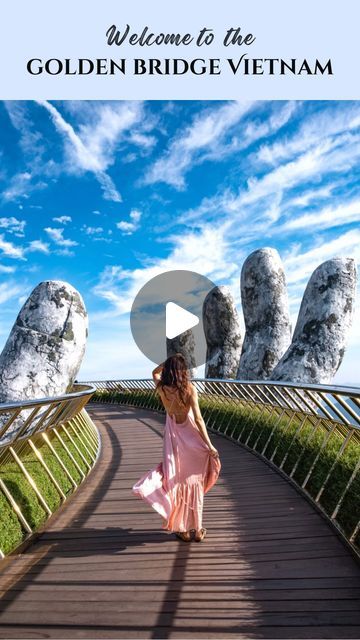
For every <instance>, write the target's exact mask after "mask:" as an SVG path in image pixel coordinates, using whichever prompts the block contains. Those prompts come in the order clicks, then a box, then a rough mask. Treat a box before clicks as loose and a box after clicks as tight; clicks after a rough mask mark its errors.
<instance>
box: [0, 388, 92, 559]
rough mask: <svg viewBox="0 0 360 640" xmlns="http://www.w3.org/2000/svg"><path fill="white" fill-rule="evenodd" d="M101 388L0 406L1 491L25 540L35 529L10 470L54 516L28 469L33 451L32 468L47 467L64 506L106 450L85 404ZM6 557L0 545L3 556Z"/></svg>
mask: <svg viewBox="0 0 360 640" xmlns="http://www.w3.org/2000/svg"><path fill="white" fill-rule="evenodd" d="M95 391H96V387H95V386H94V385H88V384H86V385H84V384H82V383H78V384H75V385H74V386H73V389H72V390H71V391H70V392H69V393H66V394H62V395H59V396H52V397H43V398H38V399H34V400H23V401H20V402H19V401H18V402H11V403H9V402H7V403H3V404H0V472H1V475H0V492H1V493H2V494H3V495H4V496H5V498H6V500H7V502H8V505H10V507H11V509H12V510H13V512H14V514H15V515H16V517H17V519H18V520H19V522H20V525H21V528H22V530H23V531H24V532H25V533H26V536H25V538H28V537H29V536H31V534H32V533H33V532H34V527H33V526H31V524H30V523H29V521H28V518H27V517H26V514H25V513H24V508H22V506H21V504H20V503H19V499H18V497H17V498H16V499H15V495H14V490H13V486H12V483H11V482H7V479H6V469H8V468H9V465H10V467H11V465H12V466H13V465H14V463H15V466H16V468H17V469H18V471H19V470H20V472H21V474H22V475H23V476H24V478H25V480H26V482H27V486H29V487H31V491H33V492H34V493H35V494H36V497H37V499H38V502H39V503H40V505H41V508H42V509H43V511H44V512H45V514H46V516H47V517H50V516H51V515H52V508H51V507H50V506H49V503H48V500H47V499H46V497H45V495H44V492H42V491H41V490H40V488H39V486H38V482H37V478H36V477H34V473H33V472H31V473H30V471H29V468H28V467H29V465H28V462H29V453H30V456H31V462H32V468H34V464H35V466H36V464H38V465H41V469H42V473H45V474H46V477H47V479H48V481H50V483H51V484H52V485H53V487H54V488H55V490H56V491H55V492H56V495H57V496H58V500H57V502H58V503H59V505H60V504H61V503H62V502H63V501H65V500H66V499H67V497H68V493H69V491H71V493H72V492H73V491H75V490H76V489H77V488H78V486H79V484H80V483H81V482H82V481H83V480H84V479H85V478H86V477H87V475H88V473H89V472H90V471H91V469H92V468H93V466H94V464H95V462H96V460H97V458H98V455H99V452H100V437H99V434H98V431H97V428H96V426H95V425H94V423H93V422H92V420H91V419H90V417H89V415H88V414H87V412H86V411H85V408H84V407H85V405H86V404H87V402H88V401H89V400H90V398H91V397H92V395H93V394H94V393H95ZM50 461H52V464H55V465H57V469H58V471H59V470H60V473H61V474H62V476H63V477H64V480H65V481H66V483H67V485H69V486H70V490H68V491H67V492H66V491H65V490H64V487H62V486H61V483H60V482H59V480H58V479H57V478H56V477H55V475H56V474H54V471H53V470H52V469H51V466H52V464H50ZM39 471H40V468H39ZM59 505H58V506H59ZM4 555H5V553H4V551H3V550H1V548H0V558H1V557H3V556H4Z"/></svg>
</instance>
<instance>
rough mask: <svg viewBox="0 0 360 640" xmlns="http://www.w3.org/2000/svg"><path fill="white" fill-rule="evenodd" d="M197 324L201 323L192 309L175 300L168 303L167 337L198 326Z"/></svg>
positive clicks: (169, 337) (170, 337)
mask: <svg viewBox="0 0 360 640" xmlns="http://www.w3.org/2000/svg"><path fill="white" fill-rule="evenodd" d="M197 324H199V318H198V317H197V316H195V315H194V314H193V313H190V311H186V309H184V308H183V307H180V306H179V305H178V304H176V303H175V302H168V303H167V304H166V337H167V338H168V339H169V340H172V339H173V338H176V336H179V335H180V334H181V333H184V331H188V329H192V328H193V327H196V325H197Z"/></svg>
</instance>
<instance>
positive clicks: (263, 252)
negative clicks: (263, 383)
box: [237, 248, 291, 380]
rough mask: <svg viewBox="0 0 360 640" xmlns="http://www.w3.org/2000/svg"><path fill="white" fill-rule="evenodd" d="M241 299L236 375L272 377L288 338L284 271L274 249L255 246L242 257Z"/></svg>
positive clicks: (248, 378) (289, 336)
mask: <svg viewBox="0 0 360 640" xmlns="http://www.w3.org/2000/svg"><path fill="white" fill-rule="evenodd" d="M241 300H242V308H243V313H244V321H245V328H246V332H245V339H244V343H243V348H242V353H241V358H240V364H239V369H238V372H237V378H238V379H239V380H263V379H266V378H269V377H272V376H271V373H272V370H273V368H274V367H275V365H276V364H277V362H278V361H279V359H280V358H281V357H282V355H283V354H284V353H285V351H286V349H287V348H288V346H289V344H290V340H291V324H290V317H289V305H288V296H287V290H286V282H285V273H284V269H283V265H282V262H281V259H280V256H279V254H278V252H277V251H276V250H275V249H271V248H263V249H258V250H257V251H254V252H253V253H251V254H250V255H249V256H248V257H247V258H246V260H245V262H244V264H243V267H242V270H241Z"/></svg>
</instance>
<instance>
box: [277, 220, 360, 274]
mask: <svg viewBox="0 0 360 640" xmlns="http://www.w3.org/2000/svg"><path fill="white" fill-rule="evenodd" d="M336 256H346V257H349V258H354V259H355V260H356V262H357V263H360V230H359V229H353V230H350V231H347V232H346V233H343V234H342V235H340V236H338V237H336V238H333V239H332V240H329V239H324V238H322V239H321V241H320V242H318V243H316V242H315V244H314V245H313V246H312V247H311V248H310V249H308V250H307V251H301V245H298V247H297V248H295V250H292V251H290V252H289V254H286V253H285V254H284V255H283V262H284V266H285V271H286V280H287V282H288V283H289V284H300V283H301V282H302V281H303V280H305V279H306V280H307V279H308V278H309V276H310V275H311V273H312V272H313V271H314V270H315V269H316V267H318V266H319V264H321V263H322V262H325V260H330V259H331V258H334V257H336Z"/></svg>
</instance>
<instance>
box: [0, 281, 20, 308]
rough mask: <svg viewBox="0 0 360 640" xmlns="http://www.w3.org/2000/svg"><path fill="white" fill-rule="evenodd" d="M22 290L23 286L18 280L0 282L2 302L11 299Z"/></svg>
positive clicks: (0, 298) (0, 301)
mask: <svg viewBox="0 0 360 640" xmlns="http://www.w3.org/2000/svg"><path fill="white" fill-rule="evenodd" d="M21 292H22V287H21V286H20V285H18V284H17V283H16V282H11V281H10V282H2V283H1V284H0V304H3V303H4V302H7V301H8V300H11V298H14V297H15V296H17V295H19V293H21Z"/></svg>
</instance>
